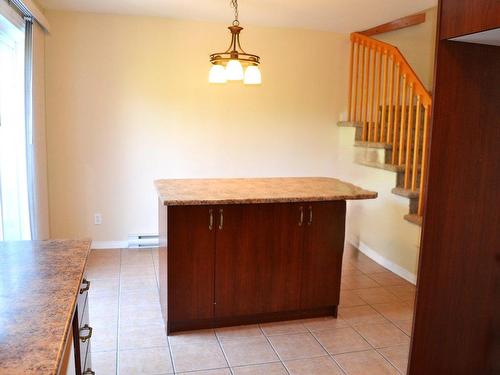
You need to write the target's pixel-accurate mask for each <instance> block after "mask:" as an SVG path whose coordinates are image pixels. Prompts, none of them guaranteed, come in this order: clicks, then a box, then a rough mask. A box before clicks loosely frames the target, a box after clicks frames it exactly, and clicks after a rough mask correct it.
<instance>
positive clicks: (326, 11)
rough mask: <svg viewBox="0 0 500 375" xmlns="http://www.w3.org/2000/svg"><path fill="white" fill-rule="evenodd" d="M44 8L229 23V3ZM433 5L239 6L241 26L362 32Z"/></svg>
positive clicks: (171, 0) (149, 1) (61, 3)
mask: <svg viewBox="0 0 500 375" xmlns="http://www.w3.org/2000/svg"><path fill="white" fill-rule="evenodd" d="M38 2H39V3H40V4H41V5H42V6H43V7H44V8H47V9H60V10H73V11H82V12H96V13H116V14H130V15H151V16H160V17H169V18H180V19H192V20H203V21H223V22H228V23H229V22H230V21H232V19H233V13H232V9H231V8H230V5H229V3H230V2H229V0H39V1H38ZM436 5H437V0H239V10H240V21H241V23H242V25H245V24H252V25H262V26H278V27H297V28H305V29H314V30H328V31H336V32H341V33H348V32H352V31H360V30H364V29H367V28H370V27H373V26H377V25H380V24H382V23H385V22H388V21H392V20H394V19H397V18H399V17H403V16H407V15H410V14H413V13H416V12H419V11H422V10H425V9H428V8H431V7H433V6H436Z"/></svg>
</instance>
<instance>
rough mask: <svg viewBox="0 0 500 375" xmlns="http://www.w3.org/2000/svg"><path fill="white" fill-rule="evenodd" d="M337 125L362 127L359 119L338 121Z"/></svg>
mask: <svg viewBox="0 0 500 375" xmlns="http://www.w3.org/2000/svg"><path fill="white" fill-rule="evenodd" d="M337 126H340V127H341V128H362V127H363V123H362V122H360V121H338V122H337Z"/></svg>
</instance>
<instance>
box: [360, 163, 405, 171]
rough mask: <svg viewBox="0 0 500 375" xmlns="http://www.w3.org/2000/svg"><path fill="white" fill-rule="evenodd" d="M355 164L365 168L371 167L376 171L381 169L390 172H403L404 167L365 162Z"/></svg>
mask: <svg viewBox="0 0 500 375" xmlns="http://www.w3.org/2000/svg"><path fill="white" fill-rule="evenodd" d="M356 163H357V164H360V165H364V166H365V167H373V168H378V169H383V170H386V171H391V172H404V170H405V166H404V165H394V164H385V163H377V162H374V161H367V160H356Z"/></svg>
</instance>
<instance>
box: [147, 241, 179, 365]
mask: <svg viewBox="0 0 500 375" xmlns="http://www.w3.org/2000/svg"><path fill="white" fill-rule="evenodd" d="M149 251H150V252H151V262H152V263H153V272H154V274H155V280H156V290H157V291H158V303H159V304H160V312H161V318H162V321H163V312H162V311H161V303H160V282H159V280H158V277H159V276H158V275H157V273H156V264H155V260H154V256H153V250H152V249H150V250H149ZM158 267H160V264H158ZM158 272H159V271H158ZM165 329H166V326H165V322H163V332H164V334H165V336H166V337H167V344H168V354H169V356H170V364H171V365H172V373H173V374H176V373H177V371H175V364H174V355H173V354H172V346H171V345H170V339H169V337H168V335H167V332H166V331H165Z"/></svg>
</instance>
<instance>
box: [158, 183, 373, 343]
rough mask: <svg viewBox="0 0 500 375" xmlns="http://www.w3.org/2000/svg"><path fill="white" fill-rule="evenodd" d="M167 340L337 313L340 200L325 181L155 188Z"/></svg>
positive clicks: (342, 192) (344, 192) (347, 188)
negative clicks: (187, 333)
mask: <svg viewBox="0 0 500 375" xmlns="http://www.w3.org/2000/svg"><path fill="white" fill-rule="evenodd" d="M156 187H157V190H158V194H159V232H160V300H161V304H162V312H163V316H164V319H165V322H166V327H167V333H172V332H176V331H182V330H189V329H199V328H209V327H220V326H229V325H238V324H251V323H257V322H267V321H277V320H286V319H296V318H297V319H298V318H306V317H314V316H324V315H333V316H336V315H337V306H338V304H339V294H340V276H341V266H342V255H343V248H344V232H345V213H346V202H345V201H346V200H347V199H371V198H375V197H376V196H377V194H376V193H374V192H370V191H366V190H363V189H361V188H358V187H356V186H354V185H351V184H347V183H344V182H342V181H339V180H336V179H331V178H272V179H217V180H160V181H157V182H156Z"/></svg>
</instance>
